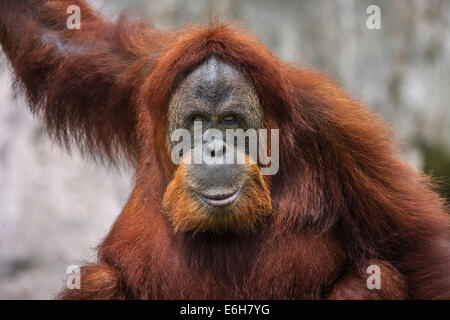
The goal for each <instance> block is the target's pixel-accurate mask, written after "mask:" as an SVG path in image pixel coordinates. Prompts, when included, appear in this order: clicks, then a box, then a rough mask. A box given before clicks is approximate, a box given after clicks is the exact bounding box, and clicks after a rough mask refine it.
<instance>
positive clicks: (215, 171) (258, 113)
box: [168, 57, 263, 207]
mask: <svg viewBox="0 0 450 320" xmlns="http://www.w3.org/2000/svg"><path fill="white" fill-rule="evenodd" d="M168 119H169V123H168V127H169V135H168V139H169V137H170V136H171V134H172V132H173V131H174V130H175V129H180V128H183V129H187V130H188V131H189V132H190V133H191V137H192V139H193V137H194V121H201V123H202V128H203V131H205V130H207V129H217V130H220V131H221V132H222V136H223V138H224V139H225V137H226V131H225V130H226V129H243V130H244V131H245V130H247V129H250V128H252V129H261V128H263V114H262V108H261V106H260V104H259V99H258V96H257V95H256V92H255V89H254V87H253V85H252V84H251V83H250V82H249V81H248V80H247V79H246V78H245V77H244V75H242V74H241V73H240V72H238V71H237V70H236V69H234V68H233V67H231V66H229V65H228V64H226V63H224V62H222V61H220V60H219V59H217V58H215V57H211V58H209V59H208V60H207V61H205V62H204V63H202V64H201V65H200V66H198V67H197V68H196V69H195V70H194V71H192V72H191V73H190V74H189V75H188V76H187V77H186V78H185V79H184V80H183V81H182V82H181V83H180V84H179V86H178V88H177V89H176V91H175V93H174V95H173V96H172V98H171V101H170V104H169V117H168ZM177 143H178V142H177V141H175V142H172V141H170V142H169V146H171V147H173V146H174V145H175V144H177ZM202 143H207V142H206V141H204V142H202ZM209 143H210V141H209ZM216 143H218V144H220V146H221V147H220V149H221V150H222V148H223V147H222V146H226V145H225V144H224V143H222V142H221V141H216ZM192 146H194V141H193V140H192ZM224 154H225V153H224V152H216V153H215V156H216V157H222V156H224ZM223 163H225V161H223ZM186 169H187V173H188V179H189V181H188V184H189V187H190V188H191V190H192V191H193V192H194V193H196V194H197V196H198V197H199V198H201V199H202V200H203V201H204V202H205V203H206V204H207V205H210V206H213V207H226V206H229V205H232V203H233V202H234V201H235V200H236V199H237V198H238V196H239V192H240V189H241V188H242V186H243V185H244V183H245V166H244V165H240V164H211V163H210V164H206V163H202V164H190V165H187V168H186Z"/></svg>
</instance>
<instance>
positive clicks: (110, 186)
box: [0, 0, 450, 299]
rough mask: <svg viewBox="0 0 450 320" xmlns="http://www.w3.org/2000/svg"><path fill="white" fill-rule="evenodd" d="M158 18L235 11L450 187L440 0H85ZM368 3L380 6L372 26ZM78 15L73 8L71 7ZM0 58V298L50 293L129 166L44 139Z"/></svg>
mask: <svg viewBox="0 0 450 320" xmlns="http://www.w3.org/2000/svg"><path fill="white" fill-rule="evenodd" d="M89 2H90V3H91V4H92V5H93V6H94V7H96V8H97V9H99V10H100V11H101V12H102V13H104V14H105V15H107V16H109V17H111V19H114V18H117V16H118V14H119V13H120V12H121V11H122V10H124V9H127V10H128V11H129V12H130V13H131V14H132V15H134V16H136V17H140V18H144V19H147V20H148V21H151V22H152V23H153V24H155V25H156V26H158V27H161V28H167V27H177V26H182V25H183V24H184V23H185V22H192V23H205V22H207V21H208V17H209V16H210V13H211V12H212V13H214V14H216V15H217V16H218V17H219V18H220V19H221V20H222V21H224V22H234V21H236V22H240V23H241V25H242V26H243V27H246V28H247V29H249V30H250V31H251V32H253V33H254V34H255V35H256V36H257V37H258V38H260V39H261V40H262V41H263V42H264V43H265V44H266V45H267V46H268V47H269V48H270V49H272V50H273V51H274V52H275V53H276V54H277V55H278V56H279V57H280V58H282V59H284V60H286V61H289V62H295V63H298V64H299V65H300V66H302V67H307V68H312V69H315V70H319V71H322V72H324V73H326V74H328V75H330V76H331V77H333V78H335V79H336V80H337V81H338V82H339V84H340V85H341V86H342V87H344V88H346V89H347V90H348V91H350V92H351V93H352V95H353V96H355V97H357V98H359V99H361V100H362V101H364V102H365V103H366V104H367V105H368V107H369V108H371V109H372V110H374V111H375V112H377V113H378V114H379V115H380V116H381V117H383V118H384V119H385V120H386V121H387V122H388V123H389V124H390V125H391V126H392V127H393V130H394V133H395V135H396V138H397V140H398V141H401V144H400V145H399V152H400V153H401V155H402V157H403V158H404V159H405V160H406V161H408V162H409V163H410V164H411V165H412V166H413V167H414V168H416V169H417V170H424V171H425V172H427V173H430V174H432V175H433V176H434V177H435V178H436V179H437V180H438V181H440V182H439V187H440V188H439V192H440V193H441V194H442V195H443V196H444V197H446V198H447V199H450V107H449V106H450V23H449V22H450V1H447V0H442V1H440V0H434V1H423V0H397V1H380V0H370V1H369V0H364V1H360V0H339V1H335V0H320V1H318V0H305V1H299V0H278V1H269V0H246V1H239V0H221V1H219V0H217V1H210V0H196V1H194V0H153V1H148V0H135V1H119V0H91V1H89ZM369 5H378V6H379V8H380V9H381V29H374V30H370V29H369V28H368V27H367V25H366V21H367V19H368V18H369V16H371V14H368V13H366V10H367V8H368V6H369ZM81 19H83V16H82V15H81ZM10 85H11V75H10V72H9V69H8V65H7V63H6V61H5V58H4V56H3V55H2V54H1V59H0V299H51V298H53V297H54V296H55V294H56V293H57V291H58V290H59V289H60V288H61V287H62V286H63V285H64V284H65V279H66V273H65V272H66V268H67V266H69V265H72V264H81V263H82V262H83V261H89V260H90V261H92V260H93V259H94V258H95V246H96V245H98V244H99V242H100V241H101V239H102V238H103V237H104V236H105V235H106V233H107V232H108V230H109V228H110V226H111V224H112V222H113V221H114V220H115V218H116V217H117V215H118V214H119V213H120V211H121V208H122V207H123V205H124V204H125V202H126V199H127V196H128V195H129V193H130V188H131V179H132V172H131V171H130V170H129V169H126V168H125V169H120V170H119V169H114V168H107V167H104V166H101V165H99V164H96V163H93V162H90V161H88V160H86V159H83V158H82V157H81V156H80V154H79V153H77V152H75V151H74V152H72V154H71V155H68V154H66V153H65V152H64V151H63V150H61V149H60V148H59V147H58V146H57V145H56V144H54V143H53V142H52V141H50V140H49V138H48V137H47V135H46V133H45V131H44V128H43V127H42V124H41V123H40V122H39V121H38V120H36V119H34V118H33V117H32V116H31V114H30V112H29V111H28V110H27V107H26V105H25V103H24V100H23V99H22V98H20V97H18V98H17V99H14V97H13V94H12V92H11V89H10Z"/></svg>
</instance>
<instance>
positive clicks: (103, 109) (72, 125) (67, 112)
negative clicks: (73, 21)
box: [0, 0, 167, 162]
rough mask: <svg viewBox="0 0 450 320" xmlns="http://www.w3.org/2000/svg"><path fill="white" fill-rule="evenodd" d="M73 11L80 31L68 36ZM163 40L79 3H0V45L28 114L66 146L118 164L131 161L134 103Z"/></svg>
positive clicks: (71, 31)
mask: <svg viewBox="0 0 450 320" xmlns="http://www.w3.org/2000/svg"><path fill="white" fill-rule="evenodd" d="M71 5H76V6H78V7H79V8H80V13H81V29H69V28H68V27H67V20H68V18H69V17H70V11H69V13H67V9H68V7H69V6H71ZM166 39H167V35H165V34H162V33H160V32H159V31H158V30H156V29H155V28H154V27H152V26H150V25H148V24H146V23H142V22H129V21H126V19H125V18H124V17H121V18H120V19H119V21H118V22H117V23H111V22H108V21H106V20H105V19H104V18H102V17H101V16H100V15H98V14H97V13H96V12H95V11H94V10H92V9H91V8H90V7H89V6H88V4H87V3H86V2H85V1H83V0H69V1H65V0H61V1H46V0H22V1H16V0H0V42H1V45H2V47H3V50H4V52H5V54H6V56H7V58H8V59H9V60H10V62H11V66H12V69H13V71H14V73H15V74H16V89H18V90H21V91H23V92H24V93H25V94H26V96H27V99H28V101H29V104H30V107H31V109H32V111H33V112H34V113H37V114H38V115H40V116H42V117H43V119H44V120H45V122H46V125H47V127H48V129H49V132H50V133H51V134H52V135H53V136H55V137H56V138H57V139H58V140H59V141H61V142H63V143H64V144H65V145H66V146H68V147H69V146H70V145H71V144H72V143H76V144H78V145H79V146H80V147H81V149H82V150H83V151H89V152H91V153H93V154H94V155H100V156H103V157H106V158H107V159H109V160H112V161H116V160H117V159H118V158H119V157H120V156H121V155H126V159H127V160H129V161H131V162H134V161H135V158H136V156H137V151H136V150H137V148H136V137H135V132H136V130H135V126H136V117H135V112H136V110H135V105H134V100H135V98H136V95H137V90H138V89H139V87H140V84H141V83H142V82H143V81H144V79H145V76H146V75H148V73H149V72H150V69H151V66H152V63H153V60H154V58H155V56H156V54H157V52H158V51H159V50H160V48H161V47H162V46H163V44H164V41H165V40H166Z"/></svg>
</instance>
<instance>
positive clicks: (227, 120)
mask: <svg viewBox="0 0 450 320" xmlns="http://www.w3.org/2000/svg"><path fill="white" fill-rule="evenodd" d="M236 121H237V117H236V116H235V115H234V114H231V113H229V114H227V115H226V116H224V117H223V122H224V124H226V125H234V124H235V123H236Z"/></svg>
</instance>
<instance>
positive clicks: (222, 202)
mask: <svg viewBox="0 0 450 320" xmlns="http://www.w3.org/2000/svg"><path fill="white" fill-rule="evenodd" d="M197 194H198V196H199V197H200V198H201V199H202V200H203V201H204V202H206V203H207V204H208V205H210V206H212V207H224V206H228V205H231V204H232V203H234V202H235V201H236V200H237V199H238V198H239V194H240V189H238V190H236V191H233V192H230V193H221V194H214V195H209V194H208V195H207V194H201V193H197Z"/></svg>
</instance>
